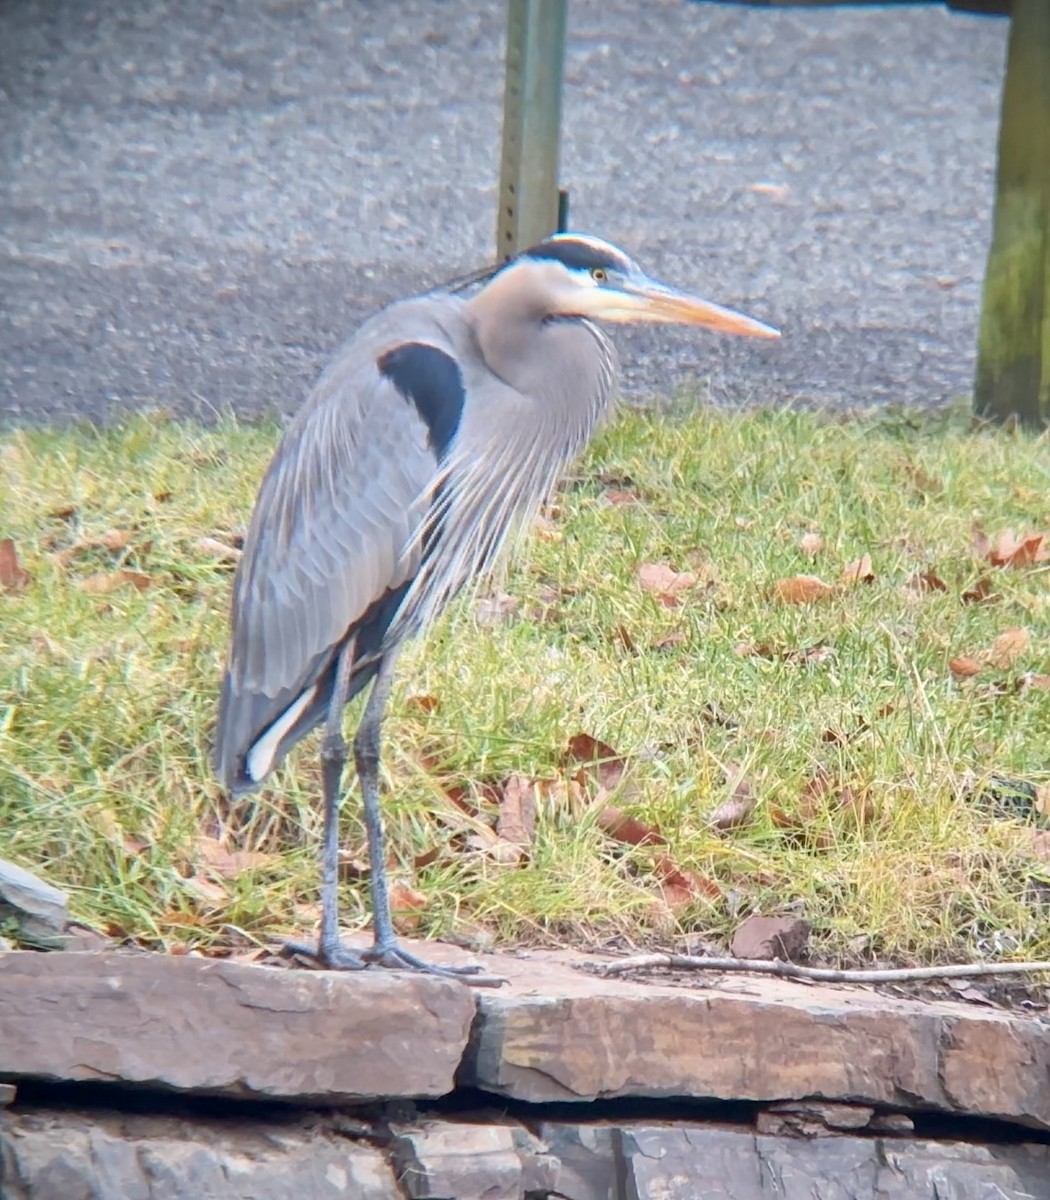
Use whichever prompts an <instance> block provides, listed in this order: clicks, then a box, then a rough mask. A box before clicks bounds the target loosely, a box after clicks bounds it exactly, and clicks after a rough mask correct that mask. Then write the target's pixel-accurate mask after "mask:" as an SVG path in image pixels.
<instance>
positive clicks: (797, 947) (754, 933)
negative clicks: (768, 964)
mask: <svg viewBox="0 0 1050 1200" xmlns="http://www.w3.org/2000/svg"><path fill="white" fill-rule="evenodd" d="M808 950H809V922H808V921H804V920H803V919H802V918H801V917H748V918H747V919H746V920H744V921H741V922H740V924H739V925H738V926H737V931H736V933H735V934H734V935H733V946H732V954H733V957H734V958H752V959H773V958H779V959H781V960H782V961H786V962H800V961H801V960H802V959H804V958H805V957H806V956H807V953H808Z"/></svg>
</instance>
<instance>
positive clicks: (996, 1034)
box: [459, 955, 1050, 1129]
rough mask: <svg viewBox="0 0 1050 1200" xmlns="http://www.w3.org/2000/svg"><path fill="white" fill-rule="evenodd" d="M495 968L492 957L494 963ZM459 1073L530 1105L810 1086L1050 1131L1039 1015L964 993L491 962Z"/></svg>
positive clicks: (1048, 1076) (1044, 1034) (751, 1094)
mask: <svg viewBox="0 0 1050 1200" xmlns="http://www.w3.org/2000/svg"><path fill="white" fill-rule="evenodd" d="M493 969H496V968H495V967H494V968H493ZM498 969H499V970H500V971H501V972H503V973H504V974H507V975H508V976H510V978H511V979H512V981H513V986H512V987H511V988H509V989H505V990H504V991H502V992H491V993H486V994H484V995H479V997H478V1003H479V1007H480V1012H479V1018H478V1021H477V1022H476V1023H475V1026H474V1034H473V1037H472V1043H471V1048H470V1051H469V1053H468V1057H467V1060H466V1062H465V1065H464V1068H463V1069H462V1070H461V1071H460V1074H459V1082H460V1083H461V1084H463V1085H467V1086H472V1087H477V1088H481V1089H483V1090H484V1091H488V1092H494V1093H497V1094H499V1095H502V1096H507V1097H511V1098H514V1099H516V1100H525V1101H529V1102H532V1103H537V1102H540V1103H543V1102H555V1101H580V1100H594V1099H599V1098H602V1099H608V1098H614V1097H627V1096H632V1097H643V1096H649V1097H661V1096H662V1097H669V1096H688V1097H696V1098H700V1099H717V1100H753V1101H772V1100H789V1099H790V1100H796V1099H806V1098H812V1097H817V1098H821V1099H826V1100H843V1101H848V1102H855V1103H860V1104H871V1105H876V1106H883V1107H887V1108H891V1109H904V1110H915V1111H923V1110H932V1111H938V1112H943V1113H949V1114H958V1115H966V1116H981V1117H992V1118H996V1119H999V1120H1003V1121H1009V1122H1012V1123H1015V1124H1019V1125H1024V1126H1028V1127H1031V1128H1037V1129H1048V1128H1050V1026H1048V1025H1047V1024H1046V1023H1044V1022H1043V1021H1042V1020H1039V1019H1037V1018H1034V1017H1025V1016H1022V1015H1015V1014H1008V1013H1003V1012H1000V1011H995V1010H986V1009H980V1008H976V1007H973V1006H969V1005H966V1004H963V1003H961V1002H943V1001H942V1002H933V1001H930V1002H924V1001H912V1000H901V999H894V998H890V997H886V996H883V995H879V994H877V993H874V992H872V991H870V990H867V989H861V988H858V987H852V988H851V987H837V986H836V987H832V986H821V987H815V986H806V985H803V984H799V983H794V982H791V981H788V980H777V979H768V978H747V977H725V976H723V977H722V981H721V982H718V983H717V985H716V986H708V987H703V986H700V984H701V981H700V980H699V979H697V980H695V982H694V984H693V986H673V985H668V984H654V983H638V982H630V981H627V980H622V979H607V980H606V979H600V978H595V977H594V976H588V975H584V974H581V973H580V972H578V971H574V970H572V969H571V968H569V967H567V966H566V965H565V963H564V956H558V955H545V956H541V955H537V956H536V958H535V960H534V965H533V966H532V968H531V969H530V968H529V967H528V966H527V964H526V963H525V962H523V961H522V960H516V961H514V962H502V961H500V962H499V966H498Z"/></svg>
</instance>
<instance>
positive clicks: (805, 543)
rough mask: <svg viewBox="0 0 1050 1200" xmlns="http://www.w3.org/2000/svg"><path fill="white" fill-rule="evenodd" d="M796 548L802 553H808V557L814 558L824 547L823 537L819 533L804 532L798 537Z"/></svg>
mask: <svg viewBox="0 0 1050 1200" xmlns="http://www.w3.org/2000/svg"><path fill="white" fill-rule="evenodd" d="M798 548H799V549H800V550H801V551H802V553H803V554H808V555H809V557H810V558H815V557H816V556H817V555H818V554H819V553H820V552H821V550H823V549H824V539H823V538H822V537H821V536H820V534H819V533H813V532H810V533H804V534H803V535H802V537H801V538H799V542H798Z"/></svg>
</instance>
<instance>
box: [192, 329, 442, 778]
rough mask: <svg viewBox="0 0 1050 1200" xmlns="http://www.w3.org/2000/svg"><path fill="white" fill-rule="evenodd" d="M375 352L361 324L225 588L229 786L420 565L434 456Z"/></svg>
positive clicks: (307, 713)
mask: <svg viewBox="0 0 1050 1200" xmlns="http://www.w3.org/2000/svg"><path fill="white" fill-rule="evenodd" d="M411 315H412V314H411V313H409V314H408V316H409V317H411ZM446 323H447V318H446ZM416 324H417V325H419V326H421V329H420V331H419V332H418V333H417V334H416V336H417V337H423V336H425V340H426V342H427V343H428V344H431V345H435V346H436V348H437V349H441V350H444V351H445V352H446V353H449V354H451V353H453V346H452V345H451V343H450V341H449V339H448V337H447V336H446V335H445V334H444V332H443V327H442V324H441V323H437V324H435V322H434V321H433V320H431V321H429V323H428V322H427V321H426V320H423V319H420V320H419V321H417V322H416ZM408 325H409V327H410V328H411V326H412V321H411V320H410V321H409V322H408ZM381 345H382V343H381V341H379V340H377V338H376V337H370V336H369V329H368V326H365V327H364V328H363V329H362V330H361V331H360V333H359V334H358V336H357V337H356V338H355V339H354V340H353V341H352V342H351V343H350V344H349V345H348V346H347V347H346V349H345V350H344V352H343V354H342V355H341V356H340V358H338V359H336V361H335V362H334V363H333V364H332V366H331V367H330V368H329V370H328V371H327V372H326V373H325V374H324V376H322V378H321V380H320V381H319V382H318V385H317V387H316V389H315V390H314V392H313V393H312V395H311V396H310V397H309V399H308V400H307V402H306V403H305V404H304V406H303V408H302V410H301V411H300V413H299V414H298V416H297V417H296V419H295V420H294V421H293V422H292V424H291V425H290V426H289V429H288V430H287V432H286V434H285V437H284V439H283V440H282V443H281V445H280V447H279V448H278V450H277V453H276V454H275V456H274V459H273V460H272V462H271V464H270V466H269V468H268V470H267V472H266V475H265V477H264V479H263V482H262V485H261V487H260V490H259V495H258V498H257V500H256V505H255V509H254V511H253V514H252V520H251V524H250V527H249V531H248V535H247V538H246V540H245V546H244V553H243V556H242V558H241V562H240V564H239V567H238V572H237V576H236V579H235V582H234V590H233V600H232V608H231V645H230V656H229V661H228V665H227V672H226V678H225V680H224V684H223V691H222V698H221V702H220V712H219V728H218V733H217V739H216V762H217V767H218V770H219V773H220V775H221V776H222V777H223V778H224V780H225V781H226V782H227V784H228V785H229V786H231V787H237V786H238V781H239V783H240V786H242V787H243V786H246V785H250V784H251V783H252V782H254V781H255V779H254V777H252V778H249V779H248V780H247V781H245V779H244V762H245V758H246V755H247V754H248V753H249V751H250V750H251V747H252V744H253V742H255V741H256V740H258V739H260V738H261V737H262V736H263V735H264V734H265V733H266V731H267V730H269V729H271V728H273V727H276V725H275V723H280V722H281V720H282V718H287V723H288V727H289V729H292V730H294V731H295V737H294V738H292V739H291V740H292V741H294V740H297V738H298V737H299V736H301V735H302V732H305V728H302V726H303V725H304V721H305V722H306V725H305V727H306V728H308V727H309V725H310V724H313V723H316V714H314V713H312V710H311V709H310V708H309V706H305V705H301V704H300V703H299V702H300V700H301V698H302V696H303V695H304V694H305V693H308V692H310V690H311V689H314V690H315V691H318V690H319V689H320V687H321V683H322V682H323V680H322V677H323V676H324V673H325V671H326V670H329V669H330V667H331V665H332V660H333V656H334V655H335V654H337V653H338V651H339V649H340V647H341V646H342V644H343V643H344V641H345V640H346V639H347V637H348V635H349V634H350V633H351V632H352V631H353V629H354V627H355V623H357V622H360V621H361V620H362V618H363V617H365V616H366V615H367V614H370V613H374V612H376V611H377V606H378V608H379V609H380V610H382V614H383V618H384V620H386V619H389V615H390V614H389V613H388V612H387V611H386V609H387V608H389V603H388V602H390V603H393V602H399V601H400V596H399V595H398V592H399V590H400V591H401V592H403V591H404V588H405V585H407V584H408V583H409V582H410V581H411V580H412V578H413V577H414V575H415V574H416V573H417V572H418V570H419V566H420V561H421V558H422V553H423V551H422V546H421V538H420V533H419V531H420V529H421V528H422V527H423V525H424V523H425V521H426V514H427V511H428V509H429V507H430V503H431V497H432V494H433V491H434V488H435V486H436V483H437V481H438V478H439V476H440V473H441V466H440V460H439V457H438V455H437V453H436V452H435V449H434V447H433V446H432V445H431V443H430V441H429V429H428V425H427V421H426V420H425V419H424V416H423V415H422V414H421V412H420V411H419V410H418V408H417V406H416V405H414V404H413V403H412V402H411V401H410V399H409V398H408V397H406V396H405V395H404V394H403V392H401V391H400V390H399V389H398V387H397V386H396V385H395V383H394V382H392V381H391V379H389V378H388V377H386V376H385V375H384V374H383V373H382V372H381V371H380V370H379V368H378V367H377V365H376V361H377V353H376V351H377V347H381ZM375 651H376V648H373V657H374V654H375ZM367 666H368V664H367V663H362V671H364V669H365V668H366V667H367ZM329 686H330V685H329ZM315 698H317V697H312V699H315ZM296 706H298V707H296ZM293 719H294V721H293ZM282 737H283V735H282ZM288 744H290V742H288V740H287V739H286V738H284V740H282V741H281V749H280V751H279V753H278V755H277V757H279V756H280V753H283V752H284V750H286V749H287V747H288ZM263 758H264V759H265V758H266V756H265V755H264V756H263ZM271 759H272V756H271ZM271 765H272V762H271ZM267 769H268V768H267Z"/></svg>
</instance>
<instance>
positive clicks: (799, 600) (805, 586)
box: [775, 575, 835, 604]
mask: <svg viewBox="0 0 1050 1200" xmlns="http://www.w3.org/2000/svg"><path fill="white" fill-rule="evenodd" d="M775 591H776V597H777V599H778V600H779V601H780V602H781V603H782V604H812V603H813V601H814V600H823V599H825V598H826V597H828V596H830V595H832V594H833V593H834V591H835V589H834V588H833V587H832V586H831V584H830V583H825V582H824V580H823V579H819V578H818V577H817V576H816V575H792V576H791V577H790V578H788V579H778V580H777V582H776V585H775Z"/></svg>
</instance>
